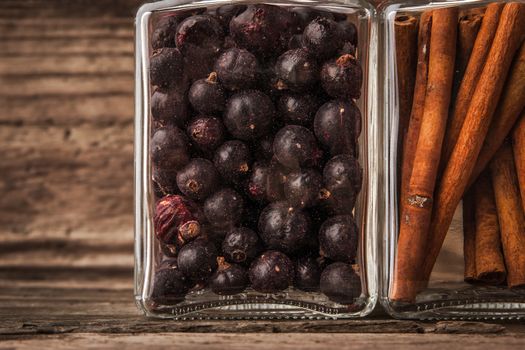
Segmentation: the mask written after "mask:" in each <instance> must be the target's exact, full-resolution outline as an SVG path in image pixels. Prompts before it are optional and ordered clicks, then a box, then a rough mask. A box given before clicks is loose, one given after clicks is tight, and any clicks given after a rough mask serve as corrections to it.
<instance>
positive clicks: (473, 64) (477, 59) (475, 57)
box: [441, 3, 503, 169]
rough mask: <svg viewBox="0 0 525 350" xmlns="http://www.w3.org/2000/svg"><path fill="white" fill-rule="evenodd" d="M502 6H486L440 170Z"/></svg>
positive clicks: (458, 129)
mask: <svg viewBox="0 0 525 350" xmlns="http://www.w3.org/2000/svg"><path fill="white" fill-rule="evenodd" d="M502 10H503V4H500V3H492V4H490V5H488V6H487V10H486V11H485V16H484V17H483V22H482V24H481V27H480V30H479V32H478V35H477V36H476V40H475V42H474V47H473V49H472V53H471V55H470V57H469V61H468V65H467V67H466V69H465V73H464V75H463V79H462V81H461V84H460V87H459V90H458V93H457V95H456V100H455V104H454V108H453V111H452V114H451V116H450V121H449V122H448V125H447V132H446V134H445V140H444V141H443V151H442V161H441V169H444V168H445V167H446V165H447V163H448V160H449V158H450V155H451V153H452V150H453V148H454V146H455V145H456V142H457V140H458V136H459V133H460V131H461V127H462V126H463V122H464V120H465V116H466V114H467V112H468V108H469V103H470V101H471V100H472V96H473V95H474V90H475V88H476V85H477V83H478V79H479V77H480V75H481V72H482V70H483V66H484V65H485V62H486V61H487V55H488V54H489V50H490V48H491V45H492V41H493V40H494V35H495V34H496V29H497V28H498V23H499V19H500V14H501V11H502Z"/></svg>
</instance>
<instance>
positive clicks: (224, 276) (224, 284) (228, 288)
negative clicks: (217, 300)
mask: <svg viewBox="0 0 525 350" xmlns="http://www.w3.org/2000/svg"><path fill="white" fill-rule="evenodd" d="M218 264H219V267H218V269H217V271H215V273H214V274H213V275H212V276H211V277H210V288H211V291H212V292H213V293H215V294H219V295H234V294H238V293H241V292H242V291H243V290H245V289H246V287H247V286H248V282H249V281H248V272H247V271H246V269H245V268H244V267H242V266H241V265H237V264H230V263H227V262H225V261H224V259H223V258H219V259H218Z"/></svg>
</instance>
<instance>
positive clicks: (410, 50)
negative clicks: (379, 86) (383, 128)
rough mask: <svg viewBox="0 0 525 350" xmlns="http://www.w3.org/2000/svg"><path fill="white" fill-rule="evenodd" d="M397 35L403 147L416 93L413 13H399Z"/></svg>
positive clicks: (415, 22)
mask: <svg viewBox="0 0 525 350" xmlns="http://www.w3.org/2000/svg"><path fill="white" fill-rule="evenodd" d="M394 31H395V37H396V68H397V86H398V96H399V133H398V135H399V136H398V142H397V147H398V149H401V148H402V147H403V140H404V138H405V135H406V132H407V129H408V124H409V120H410V108H411V107H412V97H413V95H414V81H415V78H416V66H417V31H418V20H417V18H416V17H414V16H411V15H398V16H397V17H396V20H395V22H394ZM402 161H403V160H402V157H399V159H398V169H401V164H402Z"/></svg>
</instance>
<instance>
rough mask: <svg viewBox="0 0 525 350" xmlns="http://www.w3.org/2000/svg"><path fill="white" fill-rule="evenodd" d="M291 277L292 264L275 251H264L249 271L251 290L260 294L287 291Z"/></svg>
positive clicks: (284, 256)
mask: <svg viewBox="0 0 525 350" xmlns="http://www.w3.org/2000/svg"><path fill="white" fill-rule="evenodd" d="M293 275H294V271H293V262H292V261H291V260H290V258H288V257H287V256H286V255H284V254H283V253H281V252H278V251H275V250H269V251H266V252H264V253H263V254H262V255H260V256H259V257H258V258H257V259H255V260H254V261H253V262H252V264H251V266H250V271H249V277H250V282H251V283H252V288H253V289H254V290H256V291H257V292H261V293H277V292H281V291H283V290H285V289H287V288H288V287H289V286H290V284H291V282H292V280H293V277H294V276H293Z"/></svg>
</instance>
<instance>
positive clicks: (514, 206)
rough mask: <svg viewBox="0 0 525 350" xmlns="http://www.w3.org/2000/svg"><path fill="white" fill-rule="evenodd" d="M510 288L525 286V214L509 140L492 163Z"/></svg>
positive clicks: (491, 168) (491, 167)
mask: <svg viewBox="0 0 525 350" xmlns="http://www.w3.org/2000/svg"><path fill="white" fill-rule="evenodd" d="M490 170H491V174H492V182H493V186H494V194H495V197H496V207H497V209H498V218H499V223H500V227H501V241H502V243H503V254H504V256H505V263H506V265H507V284H508V286H509V287H510V288H514V287H519V286H524V285H525V214H524V212H523V208H522V205H521V201H520V193H519V190H518V178H517V175H516V168H515V166H514V155H513V154H512V147H511V145H510V144H508V143H505V144H503V146H502V147H501V149H500V150H499V151H498V152H497V153H496V155H495V157H494V159H493V160H492V162H491V164H490Z"/></svg>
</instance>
